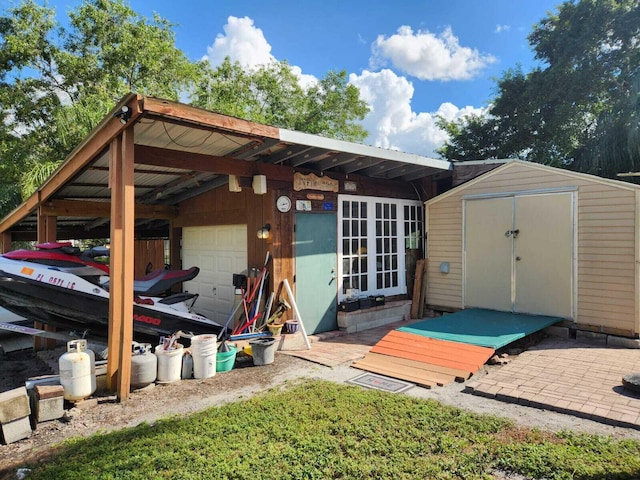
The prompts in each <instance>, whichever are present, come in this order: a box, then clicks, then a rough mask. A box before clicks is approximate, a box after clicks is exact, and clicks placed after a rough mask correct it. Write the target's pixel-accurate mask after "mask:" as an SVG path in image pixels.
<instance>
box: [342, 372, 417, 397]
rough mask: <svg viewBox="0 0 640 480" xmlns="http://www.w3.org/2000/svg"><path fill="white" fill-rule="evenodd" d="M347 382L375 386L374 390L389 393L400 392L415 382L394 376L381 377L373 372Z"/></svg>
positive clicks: (362, 385)
mask: <svg viewBox="0 0 640 480" xmlns="http://www.w3.org/2000/svg"><path fill="white" fill-rule="evenodd" d="M347 383H353V384H354V385H360V386H361V387H367V388H375V389H376V390H384V391H385V392H391V393H400V392H404V391H405V390H409V389H410V388H412V387H415V384H413V383H409V382H403V381H402V380H396V379H395V378H389V377H383V376H382V375H376V374H375V373H363V374H362V375H358V376H357V377H355V378H352V379H351V380H347Z"/></svg>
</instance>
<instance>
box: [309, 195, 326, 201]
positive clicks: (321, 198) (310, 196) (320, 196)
mask: <svg viewBox="0 0 640 480" xmlns="http://www.w3.org/2000/svg"><path fill="white" fill-rule="evenodd" d="M307 198H308V199H309V200H324V195H323V194H322V193H307Z"/></svg>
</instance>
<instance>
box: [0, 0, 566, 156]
mask: <svg viewBox="0 0 640 480" xmlns="http://www.w3.org/2000/svg"><path fill="white" fill-rule="evenodd" d="M38 1H39V2H40V0H38ZM48 3H49V5H50V6H52V7H54V8H55V9H56V11H57V13H58V16H59V19H60V20H61V21H64V19H65V18H66V12H67V11H68V10H69V9H73V8H75V7H76V6H77V5H78V4H79V3H80V2H79V1H78V0H49V1H48ZM559 3H560V2H559V1H558V0H445V1H442V0H437V1H436V0H422V1H418V0H405V1H403V0H400V1H398V2H390V1H384V2H382V1H375V0H373V1H372V0H368V1H365V0H347V1H345V0H341V1H338V0H320V1H317V0H316V1H310V0H298V1H274V0H262V1H255V0H187V1H176V0H153V1H149V0H129V4H130V5H131V7H132V8H133V9H134V10H136V11H137V12H138V13H140V14H142V15H144V16H147V17H150V16H151V15H152V14H153V12H157V13H158V14H160V16H162V17H163V18H165V19H167V20H169V21H170V22H172V23H174V24H176V27H175V33H176V43H177V46H178V47H179V48H181V49H182V50H183V51H184V52H185V53H186V54H187V55H188V56H189V57H190V58H191V59H192V60H196V59H202V58H205V57H208V58H209V60H210V61H211V62H212V63H213V64H214V65H215V64H216V63H218V62H219V61H220V59H222V58H224V56H225V55H230V56H231V58H232V59H233V60H237V61H240V63H242V64H245V65H247V66H253V65H256V64H260V63H265V62H268V61H271V60H274V59H275V60H287V61H288V62H289V63H290V64H291V65H293V66H294V67H296V69H297V71H298V72H299V75H300V78H301V82H303V83H305V82H312V81H313V80H314V78H319V77H321V76H323V75H324V74H326V73H327V72H328V71H329V70H346V71H347V73H348V74H349V75H350V81H351V82H352V83H353V84H355V85H357V86H358V87H359V88H360V90H361V94H362V96H363V98H364V99H365V100H366V101H367V102H368V103H369V105H370V107H371V111H370V113H369V115H368V116H367V118H366V119H365V121H364V122H363V123H364V126H365V128H367V130H368V131H369V137H368V138H367V139H366V141H365V143H368V144H371V145H376V146H380V147H385V148H394V149H398V150H402V151H406V152H410V153H417V154H421V155H427V156H434V153H433V151H434V149H435V148H437V147H438V146H440V145H441V144H442V142H443V140H444V139H445V138H446V136H445V134H444V132H442V131H441V130H439V129H438V128H437V127H436V126H435V117H436V115H442V116H444V117H445V118H447V119H454V118H457V117H459V116H461V115H464V114H467V113H470V112H478V113H480V112H481V111H482V109H483V108H486V106H487V105H488V103H489V101H490V99H491V97H492V95H493V93H494V89H495V82H494V80H493V79H495V78H497V77H499V76H500V75H501V73H502V72H504V71H505V70H507V69H509V68H513V67H515V66H516V65H518V64H520V65H521V66H522V67H523V68H524V69H525V71H528V70H529V69H530V68H531V67H532V65H533V64H534V59H533V52H532V50H531V48H530V47H529V45H528V42H527V39H526V37H527V35H528V34H529V33H530V32H531V30H532V26H533V25H534V24H535V23H537V22H538V21H540V20H541V19H542V18H544V17H545V16H546V15H547V13H548V12H553V11H555V7H556V6H557V5H558V4H559ZM10 4H11V3H10V1H9V0H0V7H2V10H5V9H6V8H7V6H8V5H10Z"/></svg>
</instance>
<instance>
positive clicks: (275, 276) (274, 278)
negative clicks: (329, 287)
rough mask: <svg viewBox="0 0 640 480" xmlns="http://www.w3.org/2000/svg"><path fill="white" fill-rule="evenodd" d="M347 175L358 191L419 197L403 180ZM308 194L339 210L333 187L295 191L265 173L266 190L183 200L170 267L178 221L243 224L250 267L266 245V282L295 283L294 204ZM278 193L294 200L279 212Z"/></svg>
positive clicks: (224, 190) (260, 260)
mask: <svg viewBox="0 0 640 480" xmlns="http://www.w3.org/2000/svg"><path fill="white" fill-rule="evenodd" d="M332 178H333V176H332ZM341 180H343V178H341ZM349 180H352V181H355V182H356V183H357V188H358V191H357V192H355V194H357V195H367V196H380V197H389V198H411V199H418V196H417V193H416V189H415V188H414V187H413V186H412V185H411V184H409V183H407V182H397V181H382V180H374V179H368V178H366V177H357V176H353V175H352V176H350V178H349ZM340 188H341V189H342V188H343V181H340ZM419 188H420V190H421V193H422V194H423V195H427V194H428V192H431V191H433V188H432V185H431V183H430V182H429V181H426V180H425V183H424V185H422V186H419ZM341 193H349V194H354V192H344V191H343V192H341ZM309 194H322V196H323V199H322V200H315V199H312V200H311V203H312V209H313V211H314V212H323V211H326V210H323V203H326V202H330V203H332V204H333V211H334V212H335V211H336V210H337V208H338V193H337V192H317V191H312V190H305V191H299V192H296V191H293V189H292V184H291V183H290V182H283V181H275V180H269V179H267V193H266V194H264V195H256V194H254V193H253V189H252V188H251V187H243V188H242V191H241V192H229V189H228V187H227V186H224V187H220V188H218V189H216V190H212V191H210V192H207V193H204V194H202V195H200V196H198V197H195V198H192V199H189V200H186V201H184V202H182V204H181V205H180V215H179V216H178V218H176V219H175V220H174V221H173V224H172V227H173V228H172V232H173V236H174V237H175V238H174V239H173V240H172V268H176V266H175V264H176V262H177V261H178V260H177V259H178V258H179V250H177V251H176V250H175V248H174V245H175V244H176V243H178V244H179V241H178V242H176V241H177V240H179V237H180V231H181V228H182V227H192V226H206V225H233V224H246V225H247V246H248V252H247V254H248V255H247V258H248V263H249V265H248V267H262V265H263V264H264V259H265V255H266V252H267V251H269V252H270V253H271V256H272V261H271V265H270V268H269V271H270V277H269V278H270V280H269V288H270V289H271V290H273V289H275V288H277V286H278V285H279V284H280V282H281V281H282V280H283V279H285V278H286V279H288V280H289V282H290V283H291V285H292V287H293V288H294V289H295V278H294V272H295V265H294V258H295V252H294V218H295V213H296V207H295V205H296V200H308V199H309V198H308V196H307V195H309ZM280 195H287V196H289V198H291V200H292V203H293V206H292V208H291V210H290V211H289V212H288V213H281V212H279V211H278V210H277V209H276V207H275V203H276V199H277V197H278V196H280ZM312 196H313V195H312ZM422 199H423V200H424V198H422ZM266 223H269V224H270V225H271V236H270V238H269V239H267V240H260V239H258V238H257V235H256V233H257V231H258V229H259V228H260V227H262V226H263V225H265V224H266Z"/></svg>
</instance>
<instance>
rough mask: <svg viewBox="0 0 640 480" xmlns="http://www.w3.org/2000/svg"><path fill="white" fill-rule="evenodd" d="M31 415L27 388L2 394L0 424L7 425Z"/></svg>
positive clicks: (0, 398)
mask: <svg viewBox="0 0 640 480" xmlns="http://www.w3.org/2000/svg"><path fill="white" fill-rule="evenodd" d="M30 413H31V408H30V407H29V397H28V395H27V389H26V388H25V387H18V388H14V389H13V390H8V391H6V392H2V393H0V423H2V424H6V423H9V422H12V421H14V420H17V419H19V418H23V417H28V416H29V414H30Z"/></svg>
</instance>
